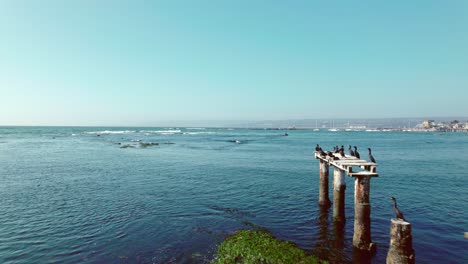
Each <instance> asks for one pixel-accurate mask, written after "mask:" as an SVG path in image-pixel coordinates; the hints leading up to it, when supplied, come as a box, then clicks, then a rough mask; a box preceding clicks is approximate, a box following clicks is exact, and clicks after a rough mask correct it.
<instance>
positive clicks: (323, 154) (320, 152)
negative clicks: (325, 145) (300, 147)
mask: <svg viewBox="0 0 468 264" xmlns="http://www.w3.org/2000/svg"><path fill="white" fill-rule="evenodd" d="M318 151H319V154H320V156H324V157H325V156H327V153H325V152H324V151H323V150H322V148H321V147H319V150H318Z"/></svg>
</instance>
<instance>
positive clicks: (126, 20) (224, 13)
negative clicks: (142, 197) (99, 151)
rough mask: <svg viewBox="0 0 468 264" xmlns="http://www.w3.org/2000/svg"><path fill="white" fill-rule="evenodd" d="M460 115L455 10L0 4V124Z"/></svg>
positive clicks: (344, 5) (465, 26) (464, 104)
mask: <svg viewBox="0 0 468 264" xmlns="http://www.w3.org/2000/svg"><path fill="white" fill-rule="evenodd" d="M420 116H434V117H438V116H468V1H465V0H459V1H458V0H451V1H431V0H419V1H418V0H415V1H400V0H396V1H376V0H369V1H364V0H362V1H312V0H308V1H262V0H255V1H253V0H247V1H244V0H237V1H227V0H226V1H222V0H220V1H214V0H211V1H204V0H197V1H192V0H186V1H179V0H170V1H169V0H167V1H165V0H161V1H139V0H134V1H117V0H115V1H107V0H103V1H94V0H81V1H78V0H77V1H73V0H70V1H49V0H42V1H32V0H31V1H23V0H18V1H13V0H11V1H6V0H0V125H96V126H99V125H117V126H119V125H141V126H152V125H160V124H164V123H173V124H179V125H181V126H182V125H184V122H185V123H190V124H193V123H197V122H198V123H200V124H203V123H204V122H205V123H206V122H210V121H215V120H217V121H236V120H281V119H305V118H390V117H420Z"/></svg>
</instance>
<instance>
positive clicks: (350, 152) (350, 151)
mask: <svg viewBox="0 0 468 264" xmlns="http://www.w3.org/2000/svg"><path fill="white" fill-rule="evenodd" d="M348 146H349V148H348V149H349V155H351V156H353V157H354V151H353V150H352V149H351V145H348Z"/></svg>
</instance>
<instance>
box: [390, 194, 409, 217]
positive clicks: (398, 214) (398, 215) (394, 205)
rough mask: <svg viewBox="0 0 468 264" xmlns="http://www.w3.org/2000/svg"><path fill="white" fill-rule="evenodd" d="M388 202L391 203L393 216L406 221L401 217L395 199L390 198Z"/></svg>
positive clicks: (401, 214)
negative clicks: (390, 201)
mask: <svg viewBox="0 0 468 264" xmlns="http://www.w3.org/2000/svg"><path fill="white" fill-rule="evenodd" d="M390 200H392V201H393V211H395V216H396V218H398V219H401V220H403V221H406V219H405V217H403V213H402V212H401V211H400V209H398V207H397V205H396V199H395V197H393V196H392V197H390Z"/></svg>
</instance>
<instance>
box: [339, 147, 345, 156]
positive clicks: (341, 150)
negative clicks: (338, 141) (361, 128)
mask: <svg viewBox="0 0 468 264" xmlns="http://www.w3.org/2000/svg"><path fill="white" fill-rule="evenodd" d="M340 155H341V157H342V158H344V157H346V155H345V154H344V149H343V148H341V149H340Z"/></svg>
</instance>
